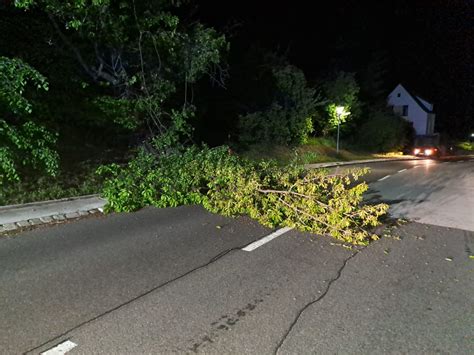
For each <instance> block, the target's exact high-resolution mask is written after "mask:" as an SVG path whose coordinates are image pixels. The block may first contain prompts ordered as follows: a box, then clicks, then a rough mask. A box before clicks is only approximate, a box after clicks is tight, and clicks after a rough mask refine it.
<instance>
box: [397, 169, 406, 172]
mask: <svg viewBox="0 0 474 355" xmlns="http://www.w3.org/2000/svg"><path fill="white" fill-rule="evenodd" d="M406 170H407V169H402V170H398V172H399V173H403V172H404V171H406Z"/></svg>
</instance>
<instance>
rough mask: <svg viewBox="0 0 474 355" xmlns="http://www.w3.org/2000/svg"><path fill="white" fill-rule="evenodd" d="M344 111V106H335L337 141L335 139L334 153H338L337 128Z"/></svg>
mask: <svg viewBox="0 0 474 355" xmlns="http://www.w3.org/2000/svg"><path fill="white" fill-rule="evenodd" d="M343 113H344V106H336V114H337V141H336V153H337V154H339V129H340V125H341V116H342V114H343Z"/></svg>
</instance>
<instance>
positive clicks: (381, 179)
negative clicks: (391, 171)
mask: <svg viewBox="0 0 474 355" xmlns="http://www.w3.org/2000/svg"><path fill="white" fill-rule="evenodd" d="M389 177H390V175H386V176H384V177H383V178H380V179H378V181H383V180H385V179H388V178H389Z"/></svg>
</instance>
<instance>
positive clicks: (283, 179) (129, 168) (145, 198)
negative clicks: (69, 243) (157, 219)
mask: <svg viewBox="0 0 474 355" xmlns="http://www.w3.org/2000/svg"><path fill="white" fill-rule="evenodd" d="M367 171H368V169H354V170H351V171H349V172H346V173H343V174H329V173H328V172H327V171H326V170H309V171H308V170H305V169H304V168H303V167H301V166H298V165H290V166H286V167H279V166H277V165H276V163H274V162H272V161H263V162H260V163H255V162H250V161H248V160H245V159H242V158H240V157H238V156H236V155H233V154H230V153H229V149H228V148H227V147H218V148H214V149H209V148H207V147H204V148H198V147H195V146H193V147H190V148H186V149H184V150H182V151H180V152H178V151H176V152H173V153H171V154H162V155H158V156H157V155H151V154H148V153H145V152H144V151H142V152H140V153H139V154H138V156H137V157H136V158H135V159H133V160H132V161H130V162H129V163H128V164H127V165H126V166H122V167H121V166H118V165H116V164H114V165H109V166H104V167H101V169H100V171H99V172H100V173H101V174H102V175H105V176H106V177H107V180H106V182H105V185H104V191H103V194H104V196H105V197H106V198H107V199H108V206H107V209H108V210H109V211H133V210H136V209H139V208H141V207H144V206H147V205H151V206H156V207H175V206H179V205H186V204H201V205H203V206H204V207H205V208H206V209H208V210H209V211H211V212H214V213H219V214H222V215H225V216H239V215H248V216H250V217H251V218H253V219H255V220H257V221H259V222H260V223H262V224H263V225H266V226H269V227H278V226H289V227H294V228H296V229H298V230H301V231H308V232H313V233H316V234H323V235H331V236H332V237H334V238H336V239H338V240H340V241H343V242H345V243H351V244H356V245H365V244H367V243H368V242H370V241H371V240H374V239H376V238H377V236H376V235H374V234H373V233H371V231H370V230H371V229H372V227H375V226H376V225H378V224H379V223H380V222H379V220H380V217H381V216H383V215H384V214H385V213H386V212H387V209H388V206H387V205H385V204H376V205H370V204H365V203H364V202H363V194H364V192H365V191H366V190H367V188H368V186H367V184H366V183H365V182H358V179H359V177H360V176H362V175H363V174H365V173H367Z"/></svg>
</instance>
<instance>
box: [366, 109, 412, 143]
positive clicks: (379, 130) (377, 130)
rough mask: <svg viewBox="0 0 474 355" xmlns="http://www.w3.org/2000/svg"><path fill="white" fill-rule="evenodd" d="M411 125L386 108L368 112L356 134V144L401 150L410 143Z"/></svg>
mask: <svg viewBox="0 0 474 355" xmlns="http://www.w3.org/2000/svg"><path fill="white" fill-rule="evenodd" d="M414 136H415V132H414V129H413V126H412V125H411V124H410V123H409V122H408V121H406V120H405V119H403V118H401V117H399V116H397V115H395V114H393V112H390V111H388V110H376V111H372V112H369V117H368V119H367V121H366V122H364V123H363V124H362V126H361V127H360V129H359V132H358V134H357V145H358V146H359V147H361V148H363V149H366V150H371V151H377V152H387V151H391V150H397V149H398V150H401V149H402V148H404V147H406V146H408V145H409V144H410V143H412V141H413V139H414Z"/></svg>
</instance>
